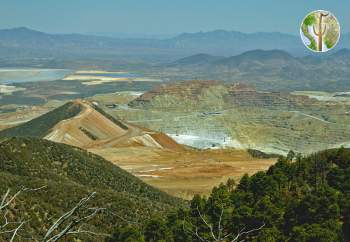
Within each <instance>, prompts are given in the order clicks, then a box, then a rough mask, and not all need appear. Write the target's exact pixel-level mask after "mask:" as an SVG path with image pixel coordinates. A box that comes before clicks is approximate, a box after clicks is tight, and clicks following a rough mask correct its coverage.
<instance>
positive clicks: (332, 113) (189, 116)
mask: <svg viewBox="0 0 350 242" xmlns="http://www.w3.org/2000/svg"><path fill="white" fill-rule="evenodd" d="M129 106H130V109H129V110H127V111H125V110H118V109H114V113H115V114H116V115H119V116H120V117H123V118H125V119H127V120H129V122H130V123H136V124H140V125H143V126H146V127H148V128H151V129H154V130H161V131H162V132H165V133H167V134H169V135H170V136H171V137H173V138H174V139H175V140H177V141H178V142H180V143H185V144H188V145H193V146H196V147H200V148H206V147H207V148H209V147H238V148H254V149H258V150H263V151H265V152H272V153H281V154H285V153H287V152H288V151H289V150H295V151H297V152H302V153H312V152H315V151H317V150H322V149H326V148H331V147H339V146H342V145H344V146H347V145H348V142H349V140H350V131H349V129H348V127H349V125H350V116H349V115H348V110H349V109H350V102H349V100H348V99H346V98H344V99H342V100H334V99H329V100H327V99H326V100H318V99H316V98H310V97H308V96H306V95H292V94H289V93H282V92H260V91H256V90H255V89H254V88H253V87H251V86H247V85H243V84H224V83H220V82H216V81H191V82H179V83H175V84H167V85H165V84H163V85H161V86H160V87H158V88H155V89H154V90H153V91H150V92H148V93H145V94H143V95H141V96H140V97H139V98H137V99H135V100H134V101H132V102H131V103H130V104H129Z"/></svg>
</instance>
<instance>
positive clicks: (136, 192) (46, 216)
mask: <svg viewBox="0 0 350 242" xmlns="http://www.w3.org/2000/svg"><path fill="white" fill-rule="evenodd" d="M42 186H46V187H45V188H44V189H41V190H39V191H33V192H30V191H28V192H23V193H22V194H21V195H20V196H19V197H18V200H17V199H16V203H15V205H14V206H13V207H11V216H13V217H15V218H20V219H25V220H28V223H26V225H25V228H23V231H25V232H22V233H29V234H30V235H31V236H33V235H36V236H39V235H40V233H42V232H43V231H45V228H46V229H47V228H48V226H49V225H50V224H51V223H52V222H53V218H57V217H58V216H61V215H62V214H63V213H64V212H66V211H68V210H70V209H71V208H72V207H73V206H74V205H75V204H76V203H77V202H78V201H79V200H80V199H81V198H82V197H85V196H86V195H87V194H89V193H91V192H93V191H95V192H97V194H96V198H95V199H94V200H93V201H91V204H90V205H91V206H92V207H94V206H96V207H103V208H106V210H105V211H104V212H103V213H102V214H99V215H98V216H97V217H96V218H94V219H93V220H91V222H89V224H91V225H90V226H91V230H93V231H97V232H103V233H110V232H111V231H112V230H114V229H115V228H116V227H118V226H121V225H122V224H124V223H126V222H127V223H132V224H137V225H138V226H142V224H143V221H145V219H147V218H151V217H153V216H160V215H164V214H165V213H166V212H167V211H168V210H169V209H172V208H174V207H176V206H178V205H181V203H182V202H181V201H180V200H179V199H175V198H173V197H171V196H169V195H167V194H165V193H163V192H161V191H159V190H157V189H155V188H153V187H151V186H149V185H147V184H145V183H143V182H142V181H141V180H139V179H138V178H136V177H134V176H132V175H131V174H129V173H127V172H126V171H124V170H122V169H120V168H119V167H117V166H115V165H113V164H112V163H110V162H108V161H106V160H104V159H103V158H101V157H99V156H97V155H94V154H91V153H88V152H86V151H83V150H81V149H79V148H73V147H71V146H68V145H64V144H57V143H53V142H50V141H46V140H41V139H36V138H3V139H2V140H1V141H0V192H1V195H2V194H5V192H6V190H7V189H8V188H11V192H12V193H15V192H16V191H18V190H19V189H20V188H21V187H26V188H38V187H42ZM0 238H1V236H0ZM89 238H91V237H86V238H85V239H84V241H86V240H87V241H89ZM100 239H101V238H100ZM101 240H102V241H103V239H101ZM0 241H1V239H0ZM5 241H6V240H5ZM98 241H99V240H98Z"/></svg>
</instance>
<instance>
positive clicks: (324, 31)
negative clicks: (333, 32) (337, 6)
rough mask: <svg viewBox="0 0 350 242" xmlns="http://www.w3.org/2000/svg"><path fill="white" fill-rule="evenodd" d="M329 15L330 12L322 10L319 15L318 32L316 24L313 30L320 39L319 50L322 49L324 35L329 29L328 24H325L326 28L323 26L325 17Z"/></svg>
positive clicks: (318, 42)
mask: <svg viewBox="0 0 350 242" xmlns="http://www.w3.org/2000/svg"><path fill="white" fill-rule="evenodd" d="M328 15H329V13H328V12H327V13H325V12H320V15H319V19H318V32H317V31H316V28H315V25H313V31H314V34H315V35H316V36H317V37H318V41H317V45H318V46H317V50H318V51H322V45H323V36H324V34H325V33H326V30H327V25H324V28H323V26H322V24H323V18H324V17H327V16H328Z"/></svg>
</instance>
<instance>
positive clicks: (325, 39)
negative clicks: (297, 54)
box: [300, 10, 340, 52]
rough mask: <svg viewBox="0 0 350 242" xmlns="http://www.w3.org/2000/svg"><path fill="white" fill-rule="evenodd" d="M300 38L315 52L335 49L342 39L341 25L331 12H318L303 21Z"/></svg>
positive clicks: (312, 13) (310, 14)
mask: <svg viewBox="0 0 350 242" xmlns="http://www.w3.org/2000/svg"><path fill="white" fill-rule="evenodd" d="M300 36H301V40H302V41H303V43H304V45H305V46H306V47H307V48H308V49H309V50H312V51H315V52H326V51H328V50H331V49H333V48H334V47H335V46H336V44H337V43H338V40H339V37H340V25H339V22H338V20H337V18H336V17H335V16H334V15H333V14H332V13H331V12H329V11H325V10H316V11H313V12H311V13H309V14H308V15H306V17H305V18H304V19H303V22H302V23H301V27H300Z"/></svg>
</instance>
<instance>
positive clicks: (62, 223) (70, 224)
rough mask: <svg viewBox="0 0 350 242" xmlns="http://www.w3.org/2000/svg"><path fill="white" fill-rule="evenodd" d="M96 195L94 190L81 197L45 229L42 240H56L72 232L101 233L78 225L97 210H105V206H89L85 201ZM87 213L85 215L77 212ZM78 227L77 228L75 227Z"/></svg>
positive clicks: (47, 241) (44, 241) (46, 241)
mask: <svg viewBox="0 0 350 242" xmlns="http://www.w3.org/2000/svg"><path fill="white" fill-rule="evenodd" d="M95 195H96V192H92V193H91V194H89V195H88V196H87V197H84V198H82V199H81V200H80V201H79V202H78V203H77V204H76V205H75V206H74V207H73V208H72V209H71V210H69V211H68V212H66V213H64V214H63V215H62V216H61V217H59V218H58V219H57V220H56V221H55V222H54V223H53V225H52V226H51V227H50V228H49V229H48V230H47V232H46V234H45V236H44V238H43V239H41V241H42V242H50V241H58V240H59V239H61V238H63V237H64V236H66V235H72V234H83V233H85V234H92V235H103V236H108V235H106V234H99V233H96V232H93V231H88V230H83V229H82V226H80V227H79V225H81V224H82V223H84V222H87V221H89V220H90V219H92V218H93V217H94V216H95V215H96V214H97V213H98V212H101V211H103V210H105V208H89V207H87V206H86V205H87V203H88V202H89V201H90V200H91V199H93V198H94V197H95ZM81 213H85V214H86V213H87V215H85V216H81V215H79V214H81ZM77 227H79V228H78V229H76V228H77Z"/></svg>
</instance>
